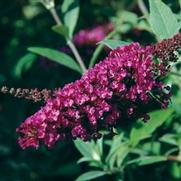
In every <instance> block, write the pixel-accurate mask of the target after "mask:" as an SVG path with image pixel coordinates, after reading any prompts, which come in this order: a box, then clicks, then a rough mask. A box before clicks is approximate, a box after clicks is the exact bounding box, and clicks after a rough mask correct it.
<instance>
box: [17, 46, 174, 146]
mask: <svg viewBox="0 0 181 181" xmlns="http://www.w3.org/2000/svg"><path fill="white" fill-rule="evenodd" d="M152 52H153V48H152V47H151V46H150V47H149V46H148V47H141V46H140V45H139V43H132V44H130V45H127V46H124V47H119V48H117V49H115V50H113V51H111V52H110V53H109V55H108V57H106V58H105V59H104V60H103V61H101V62H100V63H98V64H96V65H95V67H94V68H91V69H89V70H88V71H87V72H86V73H85V74H84V75H83V76H82V78H81V79H80V80H77V81H75V82H74V83H69V84H67V85H65V86H64V87H63V88H62V89H59V90H57V91H56V95H55V97H54V98H52V99H49V100H48V101H47V103H46V105H45V106H44V107H42V108H41V109H40V110H39V111H38V112H36V113H35V114H34V115H32V116H30V117H29V118H27V119H26V120H25V121H24V122H23V123H22V124H21V125H20V127H19V128H18V129H17V132H18V133H20V135H21V136H20V137H19V144H20V145H21V147H22V148H23V149H25V148H27V147H30V146H32V147H35V148H38V147H39V143H40V142H42V143H44V144H45V145H47V146H48V147H52V146H53V145H54V144H55V142H57V141H58V140H65V139H76V138H81V139H82V140H84V141H87V140H90V139H91V138H99V137H100V136H101V133H100V131H101V130H103V129H110V128H113V127H117V126H120V125H121V124H122V123H124V122H125V121H127V120H134V119H137V118H143V119H144V120H145V121H146V120H147V119H149V117H148V115H147V112H148V110H149V106H150V105H153V104H154V105H158V106H162V107H167V105H168V101H169V97H170V94H169V92H168V91H166V90H165V85H164V83H163V82H162V81H161V80H162V79H160V78H161V75H160V74H157V72H158V70H157V68H158V67H157V66H155V64H154V62H153V60H152V59H153V58H152Z"/></svg>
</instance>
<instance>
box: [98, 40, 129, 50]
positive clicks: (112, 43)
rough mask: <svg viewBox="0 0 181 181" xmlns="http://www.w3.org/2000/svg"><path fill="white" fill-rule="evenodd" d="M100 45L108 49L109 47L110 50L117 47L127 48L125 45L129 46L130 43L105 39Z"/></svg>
mask: <svg viewBox="0 0 181 181" xmlns="http://www.w3.org/2000/svg"><path fill="white" fill-rule="evenodd" d="M99 44H104V45H106V46H107V47H109V48H110V49H115V48H117V47H122V46H125V45H129V44H130V43H128V42H125V41H121V40H109V39H105V40H103V41H101V42H99Z"/></svg>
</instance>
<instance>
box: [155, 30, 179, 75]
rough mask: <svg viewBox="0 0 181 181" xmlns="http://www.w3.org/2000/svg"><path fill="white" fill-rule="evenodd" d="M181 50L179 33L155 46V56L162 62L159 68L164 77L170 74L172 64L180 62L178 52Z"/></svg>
mask: <svg viewBox="0 0 181 181" xmlns="http://www.w3.org/2000/svg"><path fill="white" fill-rule="evenodd" d="M180 48H181V33H178V34H176V35H175V36H173V37H172V38H169V39H166V40H163V41H161V42H159V43H157V44H155V45H154V46H153V54H154V55H155V56H156V57H158V58H159V60H160V62H159V64H158V65H157V66H158V68H159V69H160V73H161V74H162V75H164V74H166V73H167V72H168V70H169V68H170V65H169V64H170V62H176V61H177V60H178V58H179V56H178V51H179V49H180Z"/></svg>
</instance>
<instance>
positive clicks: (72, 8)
mask: <svg viewBox="0 0 181 181" xmlns="http://www.w3.org/2000/svg"><path fill="white" fill-rule="evenodd" d="M61 10H62V13H63V21H64V25H65V26H66V27H68V30H69V37H70V38H72V35H73V32H74V29H75V26H76V24H77V20H78V16H79V3H78V0H64V1H63V4H62V7H61Z"/></svg>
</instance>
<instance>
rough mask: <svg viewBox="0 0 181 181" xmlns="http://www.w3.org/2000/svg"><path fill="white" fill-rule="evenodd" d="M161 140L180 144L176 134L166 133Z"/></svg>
mask: <svg viewBox="0 0 181 181" xmlns="http://www.w3.org/2000/svg"><path fill="white" fill-rule="evenodd" d="M159 140H160V141H162V142H165V143H168V144H171V145H176V146H177V145H178V143H177V141H176V135H174V134H166V135H164V136H162V137H161V138H160V139H159Z"/></svg>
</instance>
